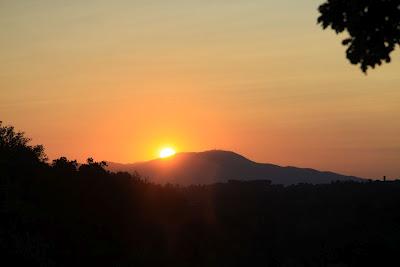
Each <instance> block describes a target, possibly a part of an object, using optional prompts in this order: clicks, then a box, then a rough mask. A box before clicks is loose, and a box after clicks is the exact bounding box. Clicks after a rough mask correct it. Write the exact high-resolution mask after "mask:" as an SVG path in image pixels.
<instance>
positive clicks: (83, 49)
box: [0, 0, 400, 178]
mask: <svg viewBox="0 0 400 267" xmlns="http://www.w3.org/2000/svg"><path fill="white" fill-rule="evenodd" d="M321 2H322V1H316V0H313V1H309V0H299V1H295V3H293V1H292V0H290V1H289V0H283V1H276V0H275V1H264V0H263V1H261V0H255V1H239V0H232V1H225V0H224V1H222V0H213V1H208V0H204V1H194V0H180V1H177V0H171V1H162V0H142V1H140V0H138V1H124V0H116V1H105V0H96V1H94V0H85V1H50V0H35V1H33V0H32V1H11V0H3V1H1V3H0V27H1V29H2V34H1V35H0V48H1V49H0V60H1V62H2V63H1V64H0V120H3V121H4V123H5V124H12V125H15V126H16V127H17V128H18V129H20V130H24V131H25V132H27V134H28V135H29V136H30V137H32V138H33V141H34V143H41V144H44V145H45V147H46V151H47V154H48V155H49V157H50V158H54V157H58V156H61V155H65V156H68V157H70V158H71V159H78V160H80V161H82V160H84V159H85V158H87V157H88V156H93V157H94V158H95V159H97V160H111V161H117V162H134V161H139V160H147V159H151V158H154V157H156V156H157V153H158V151H159V149H160V148H161V147H162V146H165V145H171V146H173V147H175V148H176V149H177V150H178V151H201V150H208V149H214V148H219V149H226V150H234V151H236V152H238V153H241V154H243V155H245V156H247V157H249V158H251V159H253V160H256V161H259V162H271V163H276V164H281V165H295V166H303V167H313V168H318V169H323V170H332V171H337V172H342V173H345V174H353V175H360V176H366V177H381V176H383V175H387V176H389V177H391V178H394V177H396V178H399V177H400V105H399V103H400V75H399V71H400V62H399V52H398V51H397V52H396V53H395V54H394V55H393V63H391V64H388V65H384V66H383V67H381V68H379V69H377V70H373V71H370V72H369V74H368V76H365V75H363V74H362V73H361V71H360V70H359V69H358V68H356V67H354V66H351V65H350V64H349V63H348V61H347V60H346V59H345V55H344V47H342V46H341V44H340V40H341V37H338V36H336V35H335V34H334V33H333V32H332V31H322V30H321V29H320V27H319V26H317V25H316V18H317V16H318V13H317V11H316V8H317V6H318V5H319V4H320V3H321Z"/></svg>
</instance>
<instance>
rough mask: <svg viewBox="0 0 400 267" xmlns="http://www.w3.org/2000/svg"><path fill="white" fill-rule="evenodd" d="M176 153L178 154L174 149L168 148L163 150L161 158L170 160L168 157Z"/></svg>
mask: <svg viewBox="0 0 400 267" xmlns="http://www.w3.org/2000/svg"><path fill="white" fill-rule="evenodd" d="M175 153H176V152H175V150H174V149H172V148H170V147H166V148H163V149H161V151H160V158H168V157H171V156H173V155H175Z"/></svg>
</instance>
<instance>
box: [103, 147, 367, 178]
mask: <svg viewBox="0 0 400 267" xmlns="http://www.w3.org/2000/svg"><path fill="white" fill-rule="evenodd" d="M108 169H109V170H111V171H126V172H131V173H133V172H135V171H137V172H138V173H139V174H141V175H142V176H144V177H147V178H148V179H149V180H150V181H152V182H155V183H160V184H165V183H173V184H181V185H191V184H212V183H217V182H226V181H228V180H242V181H251V180H270V181H271V182H272V183H274V184H285V185H289V184H298V183H312V184H323V183H330V182H331V181H345V180H353V181H355V180H361V178H358V177H354V176H346V175H341V174H337V173H333V172H323V171H318V170H314V169H305V168H296V167H281V166H278V165H273V164H268V163H257V162H254V161H251V160H249V159H247V158H245V157H243V156H241V155H239V154H237V153H234V152H231V151H222V150H211V151H205V152H187V153H178V154H176V155H175V156H173V157H170V158H166V159H155V160H151V161H146V162H138V163H133V164H120V163H113V162H108Z"/></svg>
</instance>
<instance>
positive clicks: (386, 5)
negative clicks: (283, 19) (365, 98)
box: [318, 0, 400, 73]
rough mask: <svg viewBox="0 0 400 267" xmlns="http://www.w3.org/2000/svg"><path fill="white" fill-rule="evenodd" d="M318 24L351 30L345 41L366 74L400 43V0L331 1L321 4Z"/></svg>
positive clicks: (350, 56) (353, 60)
mask: <svg viewBox="0 0 400 267" xmlns="http://www.w3.org/2000/svg"><path fill="white" fill-rule="evenodd" d="M319 12H320V16H319V17H318V23H319V24H321V25H322V27H323V28H324V29H326V28H328V27H331V28H332V29H333V30H334V31H335V32H336V33H337V34H338V33H342V32H344V31H347V33H348V34H349V37H348V38H346V39H344V40H343V42H342V43H343V45H345V46H347V51H346V55H347V58H348V59H349V61H350V62H351V63H352V64H360V68H361V70H362V71H363V72H364V73H366V72H367V70H368V68H370V67H371V68H375V66H376V65H381V64H382V62H384V61H385V62H390V61H391V58H390V54H391V53H392V52H393V50H394V49H395V47H396V45H400V0H327V1H326V2H325V3H324V4H322V5H321V6H320V7H319Z"/></svg>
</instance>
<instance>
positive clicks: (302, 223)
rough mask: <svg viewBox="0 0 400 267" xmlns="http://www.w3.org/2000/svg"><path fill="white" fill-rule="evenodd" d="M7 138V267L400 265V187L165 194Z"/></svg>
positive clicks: (5, 132) (2, 157)
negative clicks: (51, 157) (48, 157)
mask: <svg viewBox="0 0 400 267" xmlns="http://www.w3.org/2000/svg"><path fill="white" fill-rule="evenodd" d="M0 137H1V138H0V171H1V176H0V178H1V180H0V183H1V184H0V187H1V189H0V194H1V195H0V197H1V211H0V212H1V221H0V251H1V258H0V261H1V265H2V266H174V267H175V266H400V265H399V263H400V260H399V255H400V212H399V207H400V182H372V181H370V182H366V183H355V182H340V183H332V184H329V185H309V184H300V185H296V186H287V187H284V186H279V185H271V184H270V183H268V182H267V181H254V182H239V181H231V182H229V183H225V184H215V185H209V186H192V187H184V188H181V187H177V186H172V185H166V186H158V185H154V184H150V183H147V182H146V181H145V180H143V179H141V178H140V176H138V175H130V174H128V173H110V172H108V171H106V170H105V169H104V163H102V162H94V161H93V160H91V159H89V160H88V162H87V163H86V164H82V165H78V164H77V162H76V161H69V160H67V159H66V158H60V159H57V160H55V161H53V162H52V163H50V164H48V163H46V157H45V155H44V153H43V147H41V146H35V147H33V146H30V145H29V143H28V142H29V140H27V139H26V138H25V137H24V136H23V134H19V133H16V132H14V129H13V128H11V127H4V126H1V124H0Z"/></svg>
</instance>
